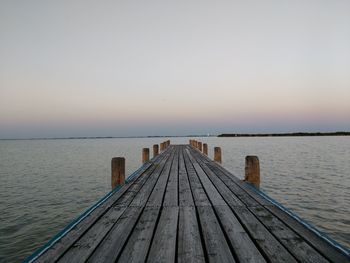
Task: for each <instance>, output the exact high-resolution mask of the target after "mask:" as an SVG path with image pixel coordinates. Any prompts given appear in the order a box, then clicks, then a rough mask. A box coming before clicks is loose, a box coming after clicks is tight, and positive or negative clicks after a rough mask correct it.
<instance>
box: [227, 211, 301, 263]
mask: <svg viewBox="0 0 350 263" xmlns="http://www.w3.org/2000/svg"><path fill="white" fill-rule="evenodd" d="M231 208H232V211H233V212H234V213H235V215H236V217H237V218H238V219H239V221H240V223H241V225H242V226H243V227H244V228H245V229H246V230H247V232H248V233H249V235H250V237H251V238H252V239H253V240H254V243H255V244H257V246H258V247H259V250H260V252H261V253H262V254H263V255H264V256H265V258H268V259H269V261H270V262H276V263H278V262H297V261H296V259H295V258H294V257H293V256H292V255H291V254H290V253H289V252H288V251H287V250H286V248H285V247H284V246H283V245H282V244H280V242H278V241H277V239H276V238H275V237H274V236H273V235H272V234H271V233H270V232H269V231H268V230H267V229H266V228H265V226H264V225H262V224H261V222H260V221H259V220H258V219H257V218H256V217H255V216H254V215H253V214H252V213H251V212H250V211H249V210H248V208H246V207H237V206H235V207H231Z"/></svg>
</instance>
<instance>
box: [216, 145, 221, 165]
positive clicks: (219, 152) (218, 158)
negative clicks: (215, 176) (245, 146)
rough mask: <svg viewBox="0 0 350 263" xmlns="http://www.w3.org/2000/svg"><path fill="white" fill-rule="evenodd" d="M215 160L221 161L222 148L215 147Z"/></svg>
mask: <svg viewBox="0 0 350 263" xmlns="http://www.w3.org/2000/svg"><path fill="white" fill-rule="evenodd" d="M214 161H215V162H218V163H221V148H220V147H214Z"/></svg>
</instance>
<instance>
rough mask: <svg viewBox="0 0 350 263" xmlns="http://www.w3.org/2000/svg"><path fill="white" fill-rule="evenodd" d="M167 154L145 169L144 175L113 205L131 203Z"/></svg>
mask: <svg viewBox="0 0 350 263" xmlns="http://www.w3.org/2000/svg"><path fill="white" fill-rule="evenodd" d="M165 157H166V156H160V158H158V160H157V161H156V162H155V163H154V164H155V165H153V166H152V167H150V168H149V169H148V170H147V171H145V172H144V173H143V174H142V176H140V177H138V178H137V180H135V182H134V183H133V184H132V185H131V187H130V188H129V189H128V191H127V192H126V193H125V194H123V195H122V196H121V197H120V198H119V199H118V200H117V201H116V202H115V203H114V205H113V206H126V205H129V204H130V202H131V201H132V200H133V199H134V198H135V195H136V194H137V193H138V192H139V191H140V189H141V188H142V187H143V185H144V184H145V182H146V181H147V180H148V178H149V177H150V175H151V174H152V173H153V172H154V171H155V169H156V168H157V167H158V165H159V164H160V163H161V162H162V160H164V159H165Z"/></svg>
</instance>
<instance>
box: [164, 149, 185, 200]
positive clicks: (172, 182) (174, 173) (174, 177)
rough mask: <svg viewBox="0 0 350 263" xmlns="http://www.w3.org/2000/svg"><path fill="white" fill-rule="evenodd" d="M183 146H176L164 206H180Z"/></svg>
mask: <svg viewBox="0 0 350 263" xmlns="http://www.w3.org/2000/svg"><path fill="white" fill-rule="evenodd" d="M180 149H181V146H176V152H175V157H174V160H173V164H172V166H171V170H170V174H169V179H168V184H167V187H166V191H165V196H164V201H163V206H178V200H179V196H178V179H179V155H180Z"/></svg>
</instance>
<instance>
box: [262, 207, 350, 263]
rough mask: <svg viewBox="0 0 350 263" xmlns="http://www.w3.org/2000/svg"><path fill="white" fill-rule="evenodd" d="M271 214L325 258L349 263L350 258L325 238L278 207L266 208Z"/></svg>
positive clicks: (340, 262)
mask: <svg viewBox="0 0 350 263" xmlns="http://www.w3.org/2000/svg"><path fill="white" fill-rule="evenodd" d="M265 208H266V209H267V210H269V211H270V212H271V213H273V214H274V215H275V216H276V217H278V218H279V219H280V220H281V221H283V223H284V224H286V225H288V226H289V227H290V228H291V229H293V231H295V232H296V233H298V234H299V235H300V236H302V237H303V238H304V239H305V240H306V241H307V242H309V244H311V245H312V246H313V247H314V248H315V249H317V251H318V252H319V253H320V254H322V255H323V256H324V257H325V258H327V259H328V260H329V261H331V262H339V263H346V262H347V263H349V262H350V257H347V256H346V255H344V254H343V253H341V252H340V251H338V250H337V249H336V248H335V247H333V246H331V245H330V244H329V243H328V242H327V241H325V240H324V239H323V238H321V237H319V236H318V235H316V234H315V233H314V232H312V231H311V230H310V229H308V228H306V227H305V226H304V225H302V224H301V223H300V222H298V221H297V220H296V219H294V218H293V217H291V216H290V215H288V214H287V213H285V212H284V211H282V210H281V209H279V208H278V207H276V206H268V207H265Z"/></svg>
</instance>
